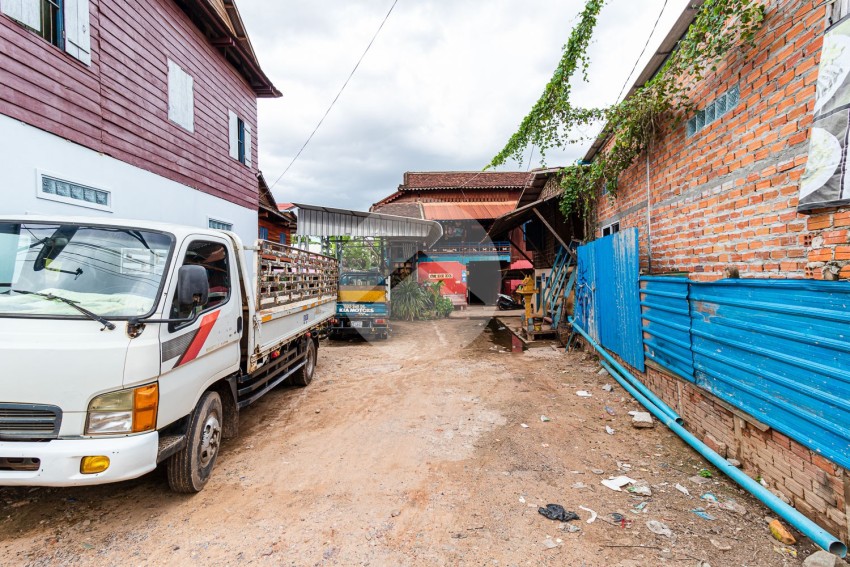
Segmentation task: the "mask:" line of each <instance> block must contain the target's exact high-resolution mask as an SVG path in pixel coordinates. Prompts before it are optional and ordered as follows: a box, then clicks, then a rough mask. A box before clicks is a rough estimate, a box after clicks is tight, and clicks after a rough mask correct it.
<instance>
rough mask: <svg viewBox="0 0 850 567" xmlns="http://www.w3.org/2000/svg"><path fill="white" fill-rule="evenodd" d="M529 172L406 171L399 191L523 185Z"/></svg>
mask: <svg viewBox="0 0 850 567" xmlns="http://www.w3.org/2000/svg"><path fill="white" fill-rule="evenodd" d="M530 177H531V176H530V174H529V173H527V172H521V171H432V172H420V171H408V172H407V173H405V174H404V183H403V184H402V185H401V186H399V191H409V190H413V189H418V190H421V189H457V188H459V187H463V188H464V189H467V188H469V189H479V188H495V187H505V188H513V187H516V188H518V189H521V188H523V187H525V185H526V183H527V182H528V180H529V178H530Z"/></svg>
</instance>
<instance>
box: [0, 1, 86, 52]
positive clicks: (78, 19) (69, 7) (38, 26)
mask: <svg viewBox="0 0 850 567" xmlns="http://www.w3.org/2000/svg"><path fill="white" fill-rule="evenodd" d="M0 12H3V13H4V14H6V15H7V16H9V17H10V18H12V19H14V20H16V21H18V22H20V23H21V24H23V25H24V26H26V27H27V28H28V29H30V30H32V31H33V32H35V33H36V34H38V35H40V36H41V37H43V38H44V39H45V40H47V41H48V42H50V43H51V44H53V45H55V46H56V47H58V48H59V49H64V50H65V51H66V52H67V53H68V54H69V55H72V56H73V57H75V58H77V59H79V60H80V61H82V62H83V63H85V64H86V65H91V37H90V32H89V0H0Z"/></svg>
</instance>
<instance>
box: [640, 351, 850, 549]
mask: <svg viewBox="0 0 850 567" xmlns="http://www.w3.org/2000/svg"><path fill="white" fill-rule="evenodd" d="M633 374H634V375H635V376H636V377H637V378H639V379H640V380H641V382H643V383H644V384H646V386H647V387H648V388H649V389H650V390H652V391H653V392H655V393H656V394H657V395H658V396H659V397H661V399H663V400H664V401H665V402H666V403H667V404H668V405H669V406H670V407H672V408H673V409H674V410H676V411H677V412H678V413H679V414H680V415H681V416H682V418H683V419H684V420H685V427H686V428H687V429H688V430H689V431H690V432H691V433H693V434H694V435H696V436H697V437H698V438H700V439H702V440H703V441H704V442H705V441H707V439H706V438H707V436H709V435H711V436H712V437H713V438H714V439H716V440H717V441H719V442H720V443H723V444H725V445H726V447H727V452H726V455H725V456H726V457H728V458H735V459H737V460H739V461H741V463H742V464H743V467H742V468H743V470H744V472H746V473H747V474H749V475H750V476H751V477H753V478H756V477H758V476H761V477H762V478H763V479H764V480H765V481H766V482H767V483H768V486H769V487H770V489H771V490H773V491H774V492H775V493H778V494H779V495H781V496H780V497H784V498H785V499H787V500H788V501H789V502H790V503H791V504H792V505H793V506H794V507H795V508H797V510H799V511H800V512H801V513H802V514H804V515H805V516H807V517H808V518H810V519H811V520H813V521H815V522H817V523H818V524H819V525H820V526H822V527H823V528H824V529H826V530H828V531H829V532H830V533H832V534H834V535H836V536H837V537H839V538H841V539H842V540H843V541H845V542H847V541H848V540H850V508H848V499H850V473H848V471H845V470H844V469H842V468H841V467H838V466H836V465H835V464H833V463H831V462H830V461H828V460H827V459H825V458H823V457H822V456H821V455H819V454H818V453H815V452H813V451H811V450H809V449H807V448H806V447H804V446H802V445H800V444H799V443H797V442H796V441H794V440H793V439H789V438H788V437H786V436H785V435H782V434H781V433H779V432H778V431H776V430H773V429H771V428H769V427H767V426H766V425H764V424H761V423H759V422H758V421H756V420H754V419H753V418H751V417H749V416H746V415H744V414H743V413H742V412H739V411H737V410H733V409H732V408H731V407H730V406H729V405H727V404H726V403H724V402H723V401H721V400H719V399H717V398H715V397H714V396H712V395H711V394H709V393H708V392H706V391H705V390H702V389H700V388H698V387H697V386H695V385H694V384H692V383H690V382H688V381H686V380H682V379H680V378H678V377H675V376H673V375H672V374H669V373H667V372H665V371H661V370H657V369H655V368H652V367H650V368H647V371H646V373H645V374H641V373H639V372H635V371H633ZM707 444H708V445H710V446H711V445H713V442H710V441H709V442H707Z"/></svg>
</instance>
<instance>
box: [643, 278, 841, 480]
mask: <svg viewBox="0 0 850 567" xmlns="http://www.w3.org/2000/svg"><path fill="white" fill-rule="evenodd" d="M641 282H642V290H641V291H642V294H643V302H642V306H643V319H644V332H645V339H644V343H645V346H646V356H647V358H649V359H651V360H653V361H654V362H656V363H658V364H659V365H661V366H663V367H665V368H667V369H669V370H672V371H673V372H675V373H676V374H678V375H680V376H682V377H683V378H685V379H687V380H690V381H692V382H694V383H695V384H697V385H698V386H700V387H701V388H704V389H705V390H707V391H709V392H711V393H712V394H714V395H715V396H717V397H718V398H720V399H722V400H725V401H726V402H728V403H730V404H732V405H733V406H735V407H737V408H740V409H741V410H743V411H745V412H746V413H748V414H750V415H752V416H753V417H755V418H756V419H758V420H759V421H762V422H763V423H765V424H767V425H770V426H771V427H773V428H774V429H776V430H777V431H779V432H780V433H783V434H785V435H787V436H789V437H791V438H793V439H796V440H797V441H799V442H800V443H802V444H804V445H806V446H807V447H809V448H811V449H813V450H815V451H818V452H819V453H822V454H823V455H825V456H826V457H828V458H829V459H830V460H832V461H834V462H836V463H838V464H840V465H841V466H843V467H845V468H848V467H850V284H848V283H844V282H815V281H809V280H760V279H735V280H721V281H717V282H710V283H705V282H691V281H688V280H686V279H683V278H661V277H644V278H641ZM685 313H687V317H685V316H684V315H685ZM689 362H690V364H689Z"/></svg>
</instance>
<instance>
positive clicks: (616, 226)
mask: <svg viewBox="0 0 850 567" xmlns="http://www.w3.org/2000/svg"><path fill="white" fill-rule="evenodd" d="M606 230H607V231H608V232H607V234H606V232H605V231H606ZM619 232H620V221H614V222H611V223H608V224H606V225H604V226H603V227H602V238H605V237H606V236H611V235H614V234H617V233H619Z"/></svg>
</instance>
